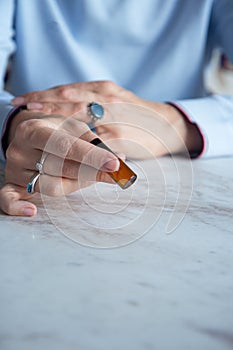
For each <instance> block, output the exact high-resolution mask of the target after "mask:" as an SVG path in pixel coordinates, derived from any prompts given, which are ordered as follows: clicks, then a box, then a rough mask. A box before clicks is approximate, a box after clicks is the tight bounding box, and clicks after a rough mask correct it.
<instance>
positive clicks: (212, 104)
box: [174, 95, 233, 157]
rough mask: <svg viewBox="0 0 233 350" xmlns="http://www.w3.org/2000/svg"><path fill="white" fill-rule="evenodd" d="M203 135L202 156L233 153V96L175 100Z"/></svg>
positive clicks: (230, 154)
mask: <svg viewBox="0 0 233 350" xmlns="http://www.w3.org/2000/svg"><path fill="white" fill-rule="evenodd" d="M174 105H175V106H177V108H178V109H180V110H181V111H182V112H183V114H184V115H185V116H186V117H187V118H188V119H189V121H191V122H192V123H195V124H197V126H198V128H199V130H200V133H201V134H202V137H203V149H202V151H201V154H199V155H197V156H202V157H220V156H232V155H233V96H229V95H228V96H225V95H213V96H209V97H206V98H200V99H191V100H181V101H176V102H174Z"/></svg>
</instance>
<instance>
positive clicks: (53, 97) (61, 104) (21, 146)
mask: <svg viewBox="0 0 233 350" xmlns="http://www.w3.org/2000/svg"><path fill="white" fill-rule="evenodd" d="M92 101H95V102H98V103H100V104H102V105H103V106H104V109H105V114H104V118H103V120H102V121H100V122H98V123H97V124H96V131H97V134H98V137H100V138H101V139H102V140H103V141H104V142H106V143H108V144H109V145H110V147H111V148H112V149H113V150H114V151H115V152H117V153H119V154H121V153H123V154H125V155H126V157H127V158H140V159H144V158H149V157H159V156H163V155H166V154H176V153H186V152H188V151H193V152H199V151H200V150H201V149H202V137H201V135H200V132H199V131H198V129H197V127H196V126H195V125H193V124H191V123H190V122H189V121H188V120H187V119H186V118H184V117H183V116H182V114H181V113H180V112H179V111H178V110H177V109H176V108H174V107H173V106H171V105H168V104H164V103H157V102H152V101H147V100H144V99H142V98H139V97H138V96H136V95H135V94H133V93H132V92H130V91H128V90H125V89H123V88H121V87H119V86H118V85H116V84H114V83H113V82H109V81H98V82H88V83H75V84H68V85H63V86H58V87H54V88H51V89H48V90H43V91H38V92H32V93H28V94H25V95H22V96H20V97H17V98H16V99H14V100H13V104H14V105H20V104H24V105H25V104H26V105H27V108H28V110H27V111H26V110H25V111H21V112H20V113H18V114H17V115H16V116H15V117H14V119H13V121H12V123H11V126H10V130H9V140H8V141H9V146H8V149H7V154H6V157H7V162H6V170H5V182H6V184H5V185H4V187H3V188H2V189H1V190H0V208H1V209H2V210H3V211H4V212H5V213H7V214H9V215H21V216H33V215H35V214H36V211H37V208H36V206H35V205H34V204H33V203H31V202H30V199H31V198H32V196H31V195H29V194H27V192H26V189H25V188H26V185H27V183H28V182H29V180H30V178H31V177H32V176H33V174H34V173H35V164H36V162H38V160H39V159H40V157H41V154H42V152H43V151H46V152H47V153H48V156H47V158H46V160H45V163H44V172H45V174H43V175H41V176H40V181H38V182H37V183H36V187H35V190H36V192H41V193H44V194H47V195H50V196H59V195H61V194H64V193H65V194H68V193H70V192H73V191H76V190H78V189H79V188H81V187H85V186H88V185H90V184H91V183H93V182H94V181H104V182H110V183H112V180H111V179H110V177H109V176H108V175H107V172H109V171H115V170H117V169H118V167H119V161H118V159H117V157H115V156H114V155H113V154H111V153H110V152H107V151H105V150H103V149H99V148H97V147H95V146H94V145H92V144H90V141H91V140H92V139H94V138H95V137H97V135H96V134H94V133H93V132H91V131H90V129H89V128H88V126H87V123H89V122H90V116H88V114H87V104H88V103H90V102H92ZM80 169H82V171H81V172H79V170H80ZM80 173H81V174H82V175H80Z"/></svg>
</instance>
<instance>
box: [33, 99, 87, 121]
mask: <svg viewBox="0 0 233 350" xmlns="http://www.w3.org/2000/svg"><path fill="white" fill-rule="evenodd" d="M27 109H28V110H31V111H40V112H43V113H44V114H59V115H64V116H67V117H75V118H76V119H78V120H81V121H84V122H89V121H90V117H88V115H87V103H86V102H77V103H74V102H73V103H70V102H69V103H67V102H63V103H55V102H40V103H39V102H29V103H27Z"/></svg>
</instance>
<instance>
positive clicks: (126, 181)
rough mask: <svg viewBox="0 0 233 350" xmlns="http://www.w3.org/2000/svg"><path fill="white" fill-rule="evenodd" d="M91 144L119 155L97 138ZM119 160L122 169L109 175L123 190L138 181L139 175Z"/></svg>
mask: <svg viewBox="0 0 233 350" xmlns="http://www.w3.org/2000/svg"><path fill="white" fill-rule="evenodd" d="M91 143H92V144H93V145H95V146H97V147H100V148H103V149H105V150H106V151H109V152H111V153H113V154H114V155H115V156H116V157H117V155H116V154H115V153H114V152H113V151H112V150H111V149H110V148H109V147H108V146H107V145H105V144H104V143H103V141H101V140H100V139H99V138H95V139H94V140H92V141H91ZM117 159H118V160H119V162H120V167H119V169H118V170H117V171H112V172H110V173H108V174H109V176H111V178H112V179H113V180H114V181H115V182H116V183H117V184H118V185H119V186H120V187H121V188H122V189H123V190H125V189H126V188H129V187H130V186H131V185H132V184H133V183H134V182H135V181H136V179H137V175H136V174H135V173H134V172H133V170H131V169H130V168H129V167H128V165H127V164H126V163H125V162H123V160H121V159H120V158H119V157H117Z"/></svg>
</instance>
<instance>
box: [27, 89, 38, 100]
mask: <svg viewBox="0 0 233 350" xmlns="http://www.w3.org/2000/svg"><path fill="white" fill-rule="evenodd" d="M25 97H26V99H27V101H31V102H37V101H39V100H40V99H41V98H40V94H39V92H38V91H32V92H30V93H28V94H27V95H26V96H25Z"/></svg>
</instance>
